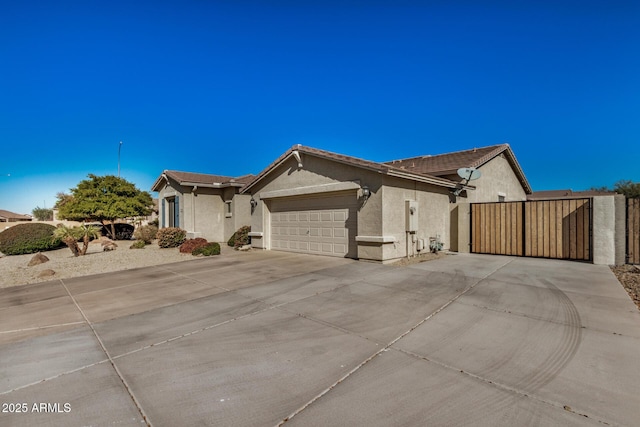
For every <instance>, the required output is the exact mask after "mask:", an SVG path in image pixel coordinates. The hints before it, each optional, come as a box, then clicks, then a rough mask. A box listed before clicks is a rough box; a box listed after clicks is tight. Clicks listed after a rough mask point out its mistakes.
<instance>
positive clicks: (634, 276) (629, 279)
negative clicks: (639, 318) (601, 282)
mask: <svg viewBox="0 0 640 427" xmlns="http://www.w3.org/2000/svg"><path fill="white" fill-rule="evenodd" d="M611 271H613V274H615V275H616V277H617V278H618V280H619V281H620V283H621V284H622V286H623V287H624V289H625V290H626V291H627V293H628V294H629V296H630V297H631V299H632V300H633V302H634V303H635V304H636V306H637V307H638V309H639V310H640V267H638V266H635V265H629V264H626V265H616V266H612V267H611Z"/></svg>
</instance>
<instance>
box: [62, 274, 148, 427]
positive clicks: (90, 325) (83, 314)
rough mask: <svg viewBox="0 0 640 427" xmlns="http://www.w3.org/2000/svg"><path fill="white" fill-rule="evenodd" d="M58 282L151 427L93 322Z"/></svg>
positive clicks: (65, 287)
mask: <svg viewBox="0 0 640 427" xmlns="http://www.w3.org/2000/svg"><path fill="white" fill-rule="evenodd" d="M60 283H61V284H62V286H63V287H64V289H65V290H66V291H67V294H69V297H70V298H71V300H72V301H73V303H74V304H75V306H76V308H77V309H78V311H79V312H80V314H81V315H82V317H83V319H84V320H85V322H87V325H88V326H89V328H91V332H93V335H94V336H95V337H96V340H97V341H98V344H99V345H100V347H101V348H102V351H103V352H104V354H105V355H106V356H107V359H108V360H109V363H110V364H111V367H113V370H114V371H115V373H116V375H117V376H118V378H119V379H120V382H122V385H123V386H124V388H125V390H126V391H127V393H128V394H129V397H131V400H133V404H134V405H135V406H136V408H137V409H138V412H140V415H141V416H142V419H143V420H144V422H145V423H146V424H147V426H148V427H152V424H151V421H149V417H148V416H147V414H146V413H145V412H144V410H143V409H142V406H140V403H139V402H138V399H136V397H135V395H134V394H133V390H131V387H130V386H129V384H128V383H127V380H125V379H124V377H123V376H122V373H121V372H120V370H119V369H118V367H117V366H116V363H115V362H114V361H113V358H112V357H111V355H110V354H109V351H108V350H107V348H106V347H105V345H104V343H103V342H102V339H101V338H100V335H98V332H97V331H96V329H95V328H94V327H93V324H92V323H91V322H90V321H89V319H88V318H87V315H86V314H85V313H84V311H83V310H82V308H81V307H80V305H78V302H77V301H76V299H75V298H74V296H73V295H72V294H71V292H70V291H69V288H67V285H66V284H65V283H64V281H63V280H62V279H60Z"/></svg>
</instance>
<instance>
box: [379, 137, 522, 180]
mask: <svg viewBox="0 0 640 427" xmlns="http://www.w3.org/2000/svg"><path fill="white" fill-rule="evenodd" d="M507 148H509V145H508V144H501V145H492V146H489V147H482V148H473V149H471V150H464V151H456V152H454V153H444V154H438V155H434V156H431V155H427V156H418V157H411V158H408V159H400V160H393V161H390V162H385V164H388V165H393V166H396V167H399V168H401V169H405V170H407V171H415V172H422V173H430V174H434V175H449V174H452V173H456V171H457V170H458V169H459V168H471V167H476V168H477V167H479V166H481V165H483V164H484V163H486V162H488V161H489V160H491V159H493V158H494V157H495V156H497V155H498V154H500V153H502V152H503V151H504V150H506V149H507Z"/></svg>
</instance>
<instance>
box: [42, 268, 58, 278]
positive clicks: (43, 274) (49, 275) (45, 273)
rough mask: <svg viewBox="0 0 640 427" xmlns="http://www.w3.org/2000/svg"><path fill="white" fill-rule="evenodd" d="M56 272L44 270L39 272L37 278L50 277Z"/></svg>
mask: <svg viewBox="0 0 640 427" xmlns="http://www.w3.org/2000/svg"><path fill="white" fill-rule="evenodd" d="M55 274H56V272H55V271H53V270H51V269H46V270H42V271H41V272H40V274H38V277H51V276H53V275H55Z"/></svg>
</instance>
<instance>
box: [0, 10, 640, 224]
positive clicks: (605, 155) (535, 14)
mask: <svg viewBox="0 0 640 427" xmlns="http://www.w3.org/2000/svg"><path fill="white" fill-rule="evenodd" d="M639 51H640V2H637V1H629V2H617V1H536V2H533V1H531V2H527V1H520V2H513V1H509V2H506V1H505V2H471V1H466V2H458V1H424V2H416V1H413V2H411V1H375V0H374V1H340V2H338V1H327V0H325V1H311V2H305V1H265V2H259V1H243V0H235V1H181V2H168V1H153V2H135V1H131V2H118V1H110V2H96V1H81V2H80V1H79V2H65V1H60V2H50V1H43V2H38V1H29V2H5V3H3V7H2V13H0V141H2V145H1V147H0V209H7V210H11V211H14V212H19V213H29V212H30V211H31V209H33V208H34V207H36V206H40V207H42V206H44V205H46V207H51V206H52V205H53V203H54V202H55V194H56V193H57V192H59V191H68V190H69V189H70V188H71V187H74V186H75V185H76V184H77V183H78V182H79V181H80V180H82V179H84V178H86V176H87V174H89V173H94V174H97V175H104V174H114V175H115V174H116V173H117V162H118V145H119V141H121V140H122V141H123V145H122V152H121V175H122V176H123V177H124V178H126V179H128V180H130V181H132V182H134V183H136V184H137V186H138V187H139V188H141V189H144V190H150V187H151V185H152V184H153V182H154V180H155V179H156V178H157V177H158V176H159V174H160V173H161V172H162V170H164V169H176V170H184V171H192V172H203V173H214V174H221V175H232V176H237V175H242V174H246V173H258V172H259V171H260V170H261V169H263V168H264V167H265V166H267V165H268V164H269V163H270V162H271V161H273V160H274V159H275V158H276V157H278V156H279V155H280V154H281V153H282V152H284V151H285V150H287V149H288V148H289V147H290V146H291V145H293V144H298V143H300V144H304V145H310V146H313V147H317V148H321V149H325V150H330V151H335V152H339V153H343V154H348V155H352V156H356V157H361V158H365V159H368V160H374V161H385V160H391V159H397V158H403V157H410V156H417V155H423V154H439V153H443V152H449V151H457V150H463V149H468V148H473V147H481V146H486V145H493V144H500V143H503V142H508V143H509V144H511V146H512V148H513V149H514V151H515V154H516V156H517V158H518V160H519V162H520V164H521V166H522V167H523V169H524V171H525V174H526V175H527V177H528V179H529V181H530V183H531V185H532V186H533V188H534V190H544V189H558V188H572V189H574V190H581V189H586V188H589V187H591V186H605V185H606V186H612V185H613V184H614V183H615V182H616V181H617V180H620V179H631V180H633V181H640V166H639V165H638V162H639V159H640V55H639V54H638V52H639Z"/></svg>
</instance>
